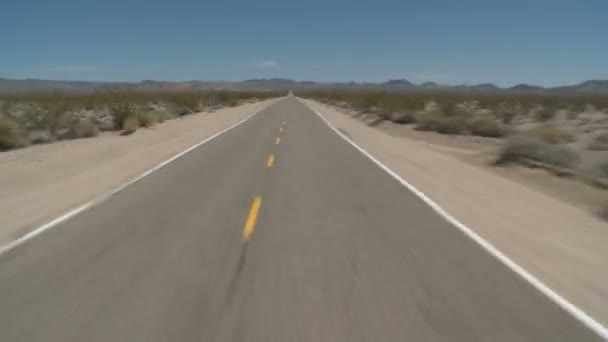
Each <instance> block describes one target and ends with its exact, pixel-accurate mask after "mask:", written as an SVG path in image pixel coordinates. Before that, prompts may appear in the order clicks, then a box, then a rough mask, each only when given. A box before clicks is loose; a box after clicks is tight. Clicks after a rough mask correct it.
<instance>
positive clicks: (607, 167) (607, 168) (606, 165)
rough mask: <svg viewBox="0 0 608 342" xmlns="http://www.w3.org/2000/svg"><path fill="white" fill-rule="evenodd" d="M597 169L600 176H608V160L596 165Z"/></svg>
mask: <svg viewBox="0 0 608 342" xmlns="http://www.w3.org/2000/svg"><path fill="white" fill-rule="evenodd" d="M595 171H596V173H597V174H598V175H599V176H601V177H604V178H608V160H606V161H604V162H602V163H600V164H598V165H597V166H596V167H595Z"/></svg>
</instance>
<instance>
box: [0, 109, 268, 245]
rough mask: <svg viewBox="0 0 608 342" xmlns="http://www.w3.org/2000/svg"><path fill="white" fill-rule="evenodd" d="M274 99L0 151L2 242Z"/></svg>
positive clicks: (15, 236) (232, 122)
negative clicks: (123, 132) (129, 130)
mask: <svg viewBox="0 0 608 342" xmlns="http://www.w3.org/2000/svg"><path fill="white" fill-rule="evenodd" d="M274 101H276V100H275V99H271V100H265V101H261V102H256V103H248V104H244V105H241V106H238V107H231V108H224V109H220V110H217V111H215V112H213V113H207V112H203V113H198V114H193V115H189V116H185V117H183V118H179V119H174V120H169V121H166V122H164V123H162V124H160V125H157V126H154V127H152V128H150V129H139V130H138V131H137V132H136V133H135V134H132V135H130V136H120V135H118V134H117V133H111V134H103V135H101V136H99V137H96V138H90V139H79V140H71V141H63V142H58V143H53V144H46V145H36V146H32V147H29V148H25V149H20V150H14V151H11V152H4V153H0V189H2V191H0V245H3V244H5V243H7V242H9V241H11V240H14V239H15V238H17V237H19V236H21V235H23V234H25V233H26V232H27V231H28V230H31V229H33V228H35V227H36V226H37V225H40V224H42V223H44V222H47V221H49V220H51V219H53V218H55V217H56V216H58V215H60V214H61V213H62V212H64V211H66V210H68V209H69V208H72V207H75V206H77V205H79V204H81V203H83V202H86V201H88V200H91V199H93V198H95V197H96V196H98V195H100V194H102V193H104V192H107V191H111V190H112V189H114V188H116V187H117V186H119V185H120V184H122V183H124V182H127V181H128V180H130V179H132V178H134V177H137V176H138V175H140V174H141V173H143V172H145V171H146V170H148V169H149V168H151V167H153V166H154V165H156V164H158V163H160V162H162V161H164V160H166V159H168V158H170V157H171V156H173V155H176V154H178V153H180V152H182V151H183V150H185V149H187V148H188V147H190V146H192V145H194V144H196V143H197V142H199V141H201V140H203V139H205V138H207V137H209V136H211V135H213V134H215V133H217V132H219V131H221V130H222V129H225V128H227V127H229V126H230V125H232V124H234V123H236V122H238V121H240V120H242V119H243V118H245V117H247V116H248V115H250V114H253V113H254V112H257V111H259V110H261V109H263V108H265V107H267V106H268V105H270V104H271V103H273V102H274Z"/></svg>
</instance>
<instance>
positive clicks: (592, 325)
mask: <svg viewBox="0 0 608 342" xmlns="http://www.w3.org/2000/svg"><path fill="white" fill-rule="evenodd" d="M300 103H302V104H304V105H305V106H306V107H308V108H309V109H311V110H312V111H313V112H315V114H317V115H318V116H319V117H320V118H321V120H323V122H325V124H326V125H327V126H329V128H331V129H332V130H333V131H334V132H335V133H336V134H338V135H339V136H340V137H341V138H342V139H344V140H346V141H347V142H348V143H349V144H351V145H352V146H353V147H354V148H356V149H357V150H359V152H361V153H363V154H364V155H365V156H366V157H367V158H369V159H370V160H371V161H373V162H374V163H375V164H376V165H377V166H379V167H380V168H381V169H382V170H384V171H385V172H386V173H388V174H389V175H391V176H392V177H393V178H395V179H396V180H398V181H399V182H400V183H401V184H402V185H403V186H405V187H406V188H408V189H409V190H410V191H411V192H413V193H414V194H415V195H416V196H418V197H419V198H420V199H422V200H423V201H424V202H425V203H426V204H427V205H429V206H430V207H431V208H432V209H433V210H435V212H437V213H438V214H439V215H440V216H442V217H443V218H444V219H446V220H447V221H448V222H449V223H451V224H453V225H454V226H456V227H457V228H458V229H460V230H461V231H462V232H463V233H465V234H466V235H467V236H468V237H469V238H471V239H473V240H474V241H475V242H476V243H477V244H479V245H480V246H481V247H482V248H483V249H485V250H486V251H487V252H489V253H490V254H491V255H493V256H494V257H496V258H497V259H498V260H500V261H501V262H502V263H503V264H504V265H506V266H507V267H508V268H510V269H511V270H512V271H514V272H515V273H516V274H518V275H519V276H521V277H522V278H523V279H525V280H526V281H528V282H529V283H530V284H532V286H534V287H535V288H536V289H537V290H539V291H540V292H542V293H543V294H544V295H545V296H547V297H549V299H551V300H552V301H553V302H554V303H556V304H557V305H559V306H560V307H561V308H562V309H564V310H566V311H567V312H568V313H569V314H571V315H572V316H573V317H574V318H576V319H577V320H578V321H579V322H581V323H583V324H584V325H585V326H586V327H588V328H589V329H591V330H593V332H595V333H596V334H597V335H599V336H600V337H601V338H602V339H604V340H608V329H607V328H606V327H605V326H603V325H602V324H601V323H599V322H598V321H596V320H595V319H594V318H593V317H591V316H590V315H589V314H587V313H586V312H584V311H583V310H582V309H580V308H578V307H577V306H576V305H574V304H572V303H571V302H569V301H568V300H567V299H566V298H564V297H562V296H561V295H559V294H558V293H557V292H555V291H554V290H552V289H551V288H550V287H549V286H547V285H545V284H544V283H543V282H542V281H540V280H539V279H538V278H536V277H535V276H533V275H532V274H531V273H530V272H528V271H526V270H525V269H524V268H523V267H521V266H519V265H518V264H517V263H515V262H514V261H513V260H511V259H510V258H509V257H507V256H506V255H505V254H503V253H502V252H501V251H499V250H498V249H497V248H496V247H494V246H493V245H492V244H491V243H490V242H489V241H488V240H485V239H484V238H482V237H481V236H480V235H478V234H477V233H475V232H474V231H473V230H472V229H471V228H469V227H467V226H466V225H464V224H463V223H461V222H460V221H458V220H457V219H456V218H454V217H453V216H452V215H450V214H449V213H448V212H447V211H445V210H444V209H443V208H442V207H441V206H439V204H437V203H435V201H433V200H432V199H430V198H429V197H427V196H426V195H425V194H424V193H423V192H422V191H420V190H418V189H417V188H416V187H415V186H413V185H412V184H410V183H408V182H407V181H406V180H405V179H403V178H401V176H399V175H398V174H397V173H395V172H394V171H393V170H391V169H390V168H389V167H388V166H386V165H384V164H383V163H382V162H381V161H379V160H378V159H376V158H375V157H374V156H372V155H371V154H370V153H369V152H367V151H366V150H364V149H363V148H362V147H360V146H359V145H357V144H356V143H355V142H354V141H352V140H351V139H350V138H348V137H347V136H346V135H344V134H343V133H342V132H340V131H339V130H338V129H337V128H336V127H334V126H333V125H332V124H331V123H330V122H329V121H328V120H327V119H326V118H325V117H324V116H323V115H321V113H319V112H318V111H317V110H315V109H313V108H311V107H310V106H308V105H307V104H305V103H304V102H302V101H300Z"/></svg>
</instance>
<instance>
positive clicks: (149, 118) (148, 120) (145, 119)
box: [137, 111, 161, 127]
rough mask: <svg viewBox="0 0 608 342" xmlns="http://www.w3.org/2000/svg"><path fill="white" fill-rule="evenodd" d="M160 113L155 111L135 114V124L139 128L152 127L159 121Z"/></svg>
mask: <svg viewBox="0 0 608 342" xmlns="http://www.w3.org/2000/svg"><path fill="white" fill-rule="evenodd" d="M160 116H161V115H160V113H158V112H155V111H148V112H140V113H137V123H138V125H139V126H140V127H152V126H154V125H155V124H156V123H157V122H159V121H160Z"/></svg>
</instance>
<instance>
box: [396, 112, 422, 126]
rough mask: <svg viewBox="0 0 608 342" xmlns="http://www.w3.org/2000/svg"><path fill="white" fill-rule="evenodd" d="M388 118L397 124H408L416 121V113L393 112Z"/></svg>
mask: <svg viewBox="0 0 608 342" xmlns="http://www.w3.org/2000/svg"><path fill="white" fill-rule="evenodd" d="M389 120H390V121H392V122H394V123H398V124H410V123H414V122H416V115H414V113H412V112H394V113H391V115H390V118H389Z"/></svg>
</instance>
